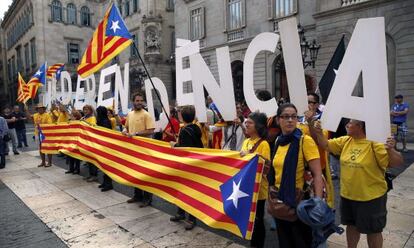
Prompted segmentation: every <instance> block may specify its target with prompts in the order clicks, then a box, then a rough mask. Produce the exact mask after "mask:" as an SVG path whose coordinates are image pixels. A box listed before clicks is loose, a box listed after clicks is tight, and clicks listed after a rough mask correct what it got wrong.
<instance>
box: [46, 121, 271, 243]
mask: <svg viewBox="0 0 414 248" xmlns="http://www.w3.org/2000/svg"><path fill="white" fill-rule="evenodd" d="M41 131H42V133H43V134H44V137H45V139H44V140H43V142H42V147H41V151H42V152H43V153H46V154H56V153H58V152H62V153H64V154H67V155H69V156H72V157H75V158H77V159H80V160H83V161H87V162H90V163H92V164H94V165H95V166H97V167H98V168H99V169H100V170H102V171H103V172H104V173H105V174H107V175H108V176H110V177H111V178H112V179H113V180H115V181H116V182H118V183H120V184H124V185H128V186H133V187H137V188H140V189H142V190H145V191H148V192H151V193H153V194H155V195H157V196H159V197H161V198H163V199H165V200H167V201H169V202H171V203H172V204H175V205H177V206H178V207H181V208H182V209H184V210H185V211H186V212H188V213H190V214H192V215H194V216H195V217H196V218H197V219H199V220H201V221H202V222H204V223H205V224H207V225H208V226H210V227H213V228H218V229H224V230H227V231H229V232H232V233H233V234H236V235H238V236H240V237H243V238H245V239H251V234H252V231H253V223H254V219H255V213H256V202H257V197H258V190H259V188H260V181H261V178H262V170H263V166H262V163H258V157H257V156H255V155H254V154H249V155H246V156H244V157H240V155H239V153H238V152H233V151H221V150H214V149H199V148H171V147H170V145H169V143H166V142H161V141H157V140H153V139H148V138H142V137H133V138H129V137H126V136H123V135H122V134H121V133H120V132H116V131H113V130H109V129H105V128H102V127H98V126H90V125H89V124H87V123H85V122H78V121H75V122H70V123H65V124H45V125H41Z"/></svg>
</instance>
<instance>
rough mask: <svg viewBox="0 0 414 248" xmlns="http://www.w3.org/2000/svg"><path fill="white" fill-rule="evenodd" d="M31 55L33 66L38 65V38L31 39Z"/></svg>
mask: <svg viewBox="0 0 414 248" xmlns="http://www.w3.org/2000/svg"><path fill="white" fill-rule="evenodd" d="M30 57H31V59H32V68H33V67H36V64H37V62H36V40H35V39H34V38H33V39H31V40H30Z"/></svg>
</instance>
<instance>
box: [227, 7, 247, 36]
mask: <svg viewBox="0 0 414 248" xmlns="http://www.w3.org/2000/svg"><path fill="white" fill-rule="evenodd" d="M243 26H244V0H227V29H228V30H234V29H239V28H242V27H243Z"/></svg>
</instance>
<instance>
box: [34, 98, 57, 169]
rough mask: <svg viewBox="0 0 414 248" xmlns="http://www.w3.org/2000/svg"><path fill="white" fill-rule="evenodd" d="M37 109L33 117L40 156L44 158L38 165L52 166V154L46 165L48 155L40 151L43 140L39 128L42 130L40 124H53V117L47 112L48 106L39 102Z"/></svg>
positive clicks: (49, 155)
mask: <svg viewBox="0 0 414 248" xmlns="http://www.w3.org/2000/svg"><path fill="white" fill-rule="evenodd" d="M36 111H37V113H35V114H34V115H33V116H32V118H33V123H34V125H35V130H34V131H35V136H36V137H37V138H38V139H39V153H40V158H41V159H42V163H41V164H39V165H38V167H50V166H52V154H48V155H47V165H46V156H45V154H43V153H42V152H40V148H41V144H42V143H41V140H40V137H39V130H40V124H52V123H53V121H52V117H51V116H50V114H49V113H47V112H46V107H45V106H43V104H41V103H39V104H38V105H37V106H36Z"/></svg>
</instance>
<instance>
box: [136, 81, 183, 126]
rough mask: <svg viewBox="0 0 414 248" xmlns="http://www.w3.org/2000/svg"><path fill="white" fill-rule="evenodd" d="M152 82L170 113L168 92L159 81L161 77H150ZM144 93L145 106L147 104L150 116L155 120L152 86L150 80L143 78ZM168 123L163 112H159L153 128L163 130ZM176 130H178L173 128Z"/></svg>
mask: <svg viewBox="0 0 414 248" xmlns="http://www.w3.org/2000/svg"><path fill="white" fill-rule="evenodd" d="M151 79H152V82H153V83H154V86H155V88H156V89H157V91H158V93H159V94H160V97H161V102H162V104H163V105H164V108H165V111H167V113H168V115H170V105H169V101H168V93H167V89H166V88H165V85H164V83H163V82H162V81H161V79H159V78H157V77H153V78H151ZM144 83H145V95H146V97H147V106H148V112H149V113H150V115H151V116H152V118H153V119H154V120H155V112H154V101H153V99H152V90H153V89H154V87H152V84H151V81H150V80H149V79H145V81H144ZM167 124H168V119H167V116H166V115H165V114H162V115H161V114H160V119H159V120H158V121H156V122H155V129H156V130H159V129H161V130H164V128H165V127H166V126H167ZM175 131H176V132H178V130H175Z"/></svg>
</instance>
